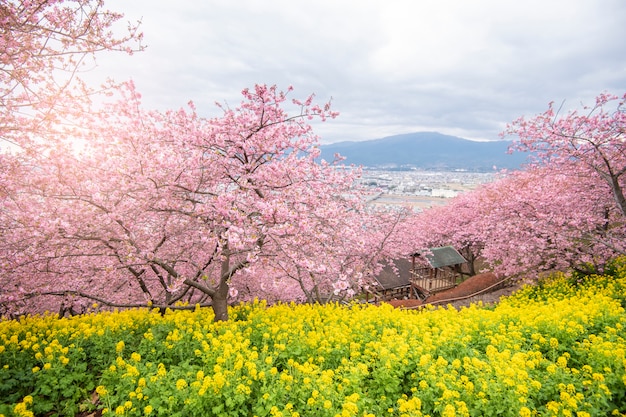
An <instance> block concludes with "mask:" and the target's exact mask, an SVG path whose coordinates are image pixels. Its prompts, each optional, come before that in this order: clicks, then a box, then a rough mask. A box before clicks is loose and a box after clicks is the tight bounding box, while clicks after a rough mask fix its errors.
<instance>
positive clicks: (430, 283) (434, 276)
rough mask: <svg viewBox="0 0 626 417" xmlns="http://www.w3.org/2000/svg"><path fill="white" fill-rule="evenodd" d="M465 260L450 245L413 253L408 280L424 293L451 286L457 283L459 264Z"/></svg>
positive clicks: (459, 274) (458, 279) (459, 272)
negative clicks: (422, 252)
mask: <svg viewBox="0 0 626 417" xmlns="http://www.w3.org/2000/svg"><path fill="white" fill-rule="evenodd" d="M466 262H467V261H466V260H465V258H463V256H461V254H460V253H459V252H458V251H457V250H456V249H454V248H453V247H452V246H443V247H439V248H430V249H429V250H428V251H427V252H425V253H424V254H421V253H414V254H413V255H412V256H411V277H410V281H411V283H412V284H413V285H414V286H416V287H417V288H418V289H419V290H421V291H422V292H426V293H434V292H437V291H443V290H446V289H448V288H452V287H454V286H456V285H457V284H458V283H459V281H460V278H461V266H462V265H463V264H464V263H466Z"/></svg>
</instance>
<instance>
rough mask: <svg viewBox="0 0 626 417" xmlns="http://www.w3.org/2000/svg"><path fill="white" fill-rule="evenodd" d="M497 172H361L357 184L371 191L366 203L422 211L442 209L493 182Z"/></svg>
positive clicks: (369, 170)
mask: <svg viewBox="0 0 626 417" xmlns="http://www.w3.org/2000/svg"><path fill="white" fill-rule="evenodd" d="M497 175H498V174H497V173H496V172H493V173H491V172H469V171H460V170H459V171H426V170H406V171H387V170H379V169H363V175H362V177H361V179H360V184H361V185H363V186H365V187H366V188H370V189H371V190H372V196H371V198H370V200H369V201H368V204H370V205H375V206H384V207H393V206H401V205H403V206H410V207H412V208H413V210H415V211H422V210H425V209H428V208H430V207H434V206H442V205H445V204H447V203H448V202H449V199H450V198H453V197H456V196H457V195H459V194H461V193H464V192H467V191H471V190H474V189H475V188H476V187H478V186H479V185H481V184H485V183H489V182H492V181H494V180H495V179H496V177H497Z"/></svg>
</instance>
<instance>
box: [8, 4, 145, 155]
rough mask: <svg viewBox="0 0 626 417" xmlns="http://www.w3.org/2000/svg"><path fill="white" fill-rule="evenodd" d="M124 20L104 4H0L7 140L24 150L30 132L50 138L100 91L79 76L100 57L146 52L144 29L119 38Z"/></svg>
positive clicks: (131, 30) (134, 28)
mask: <svg viewBox="0 0 626 417" xmlns="http://www.w3.org/2000/svg"><path fill="white" fill-rule="evenodd" d="M121 18H122V15H121V14H119V13H115V12H112V11H109V10H107V9H105V6H104V2H103V1H102V0H72V1H58V0H54V1H53V0H33V1H23V0H22V1H2V2H1V3H0V24H1V26H2V31H1V32H0V138H1V139H2V140H4V141H6V142H9V143H12V144H13V145H14V146H24V145H25V144H26V143H25V140H26V139H27V138H29V137H28V136H26V135H24V132H25V131H31V132H37V133H38V136H42V135H45V134H46V133H47V131H48V130H49V129H51V128H53V127H54V125H55V123H58V122H59V121H60V120H62V119H63V115H64V113H65V112H66V111H67V110H68V108H74V107H75V104H76V103H77V102H81V101H84V100H89V97H90V95H92V94H94V93H95V91H94V90H93V89H91V88H89V87H88V86H87V85H86V84H85V83H84V82H82V81H81V79H80V77H79V75H80V72H81V71H85V70H89V69H91V68H93V66H94V65H95V54H97V53H100V52H103V51H124V52H127V53H133V52H135V51H140V50H142V49H143V46H142V45H141V39H142V34H141V33H140V32H139V31H138V28H139V24H138V23H137V24H129V25H128V27H127V32H126V34H125V35H123V36H116V35H115V34H114V33H113V28H114V26H115V25H116V23H118V22H119V21H120V20H121ZM118 32H119V31H118ZM30 139H32V137H30Z"/></svg>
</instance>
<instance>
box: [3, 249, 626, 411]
mask: <svg viewBox="0 0 626 417" xmlns="http://www.w3.org/2000/svg"><path fill="white" fill-rule="evenodd" d="M625 289H626V261H624V260H622V261H621V262H618V263H616V266H615V268H614V273H611V274H610V275H607V276H601V277H597V276H596V277H590V278H587V279H585V280H584V282H580V283H577V282H576V281H575V280H574V279H572V278H570V277H566V276H556V277H553V278H552V279H550V280H548V281H545V282H542V285H539V286H534V287H526V288H524V289H523V290H521V291H519V292H518V293H516V294H515V295H513V296H511V297H509V298H507V299H505V300H504V301H502V302H501V303H499V304H498V305H497V306H495V307H485V306H480V305H473V306H471V307H469V308H463V309H461V310H459V311H457V310H454V309H452V308H439V309H434V308H430V309H425V310H421V311H414V310H413V311H403V310H394V309H392V308H391V307H390V306H381V307H377V306H368V305H356V304H355V305H353V306H349V307H346V306H339V305H324V306H319V305H294V304H290V305H276V306H271V307H267V306H265V304H264V303H263V302H256V303H253V304H247V305H241V306H237V307H234V308H233V309H232V311H231V312H230V314H231V317H232V320H231V321H230V322H226V323H214V322H213V316H212V313H211V312H210V310H205V309H196V310H195V311H187V312H183V311H178V312H167V313H166V314H165V315H163V316H161V315H160V314H159V313H158V312H157V311H147V310H129V311H122V312H101V313H98V314H89V315H84V316H77V317H73V318H70V319H67V318H64V319H57V318H56V317H54V316H47V317H26V318H23V319H21V320H19V321H7V320H5V321H2V322H0V398H1V400H0V401H2V402H1V403H0V414H2V415H4V416H32V415H53V414H55V413H56V414H57V415H76V414H78V413H81V412H86V411H90V410H95V409H97V408H100V409H103V415H105V416H119V415H122V416H157V415H163V416H194V415H198V416H285V417H297V416H346V417H347V416H478V415H481V416H483V415H484V416H575V417H585V416H598V415H622V416H624V415H626V371H625V368H626V359H625V358H626V340H625V339H624V327H625V326H626V314H625V313H624V306H625V305H626V291H625Z"/></svg>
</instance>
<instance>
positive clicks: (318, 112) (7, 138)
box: [0, 0, 626, 320]
mask: <svg viewBox="0 0 626 417" xmlns="http://www.w3.org/2000/svg"><path fill="white" fill-rule="evenodd" d="M120 18H121V15H119V14H116V13H113V12H110V11H107V10H105V9H104V5H103V2H102V1H101V0H98V1H95V0H74V1H62V0H61V1H50V0H34V1H16V2H2V3H1V4H0V20H1V22H2V28H3V31H2V32H1V33H0V45H1V48H0V66H1V67H0V69H1V70H0V140H1V141H2V142H1V143H2V148H1V149H0V234H1V239H0V309H1V311H0V313H1V314H11V315H16V314H20V313H24V312H33V311H42V310H45V309H49V310H57V311H60V312H61V313H62V312H63V311H64V309H73V310H74V311H78V312H80V311H84V310H85V308H86V306H87V305H89V304H91V303H93V302H97V303H98V304H100V305H105V306H109V307H138V306H150V305H151V306H156V307H160V308H166V307H172V306H175V305H177V304H178V303H180V302H182V303H188V304H192V305H194V304H200V305H211V306H212V307H213V309H214V311H215V317H216V320H226V319H227V318H228V309H227V305H228V302H232V301H236V300H246V299H250V298H253V297H257V296H258V297H262V298H267V299H271V300H299V301H308V302H316V301H317V302H321V301H328V300H337V299H342V298H350V297H352V296H354V295H355V294H358V293H359V292H361V291H362V290H363V289H364V288H367V287H368V286H369V285H372V277H373V276H374V275H375V274H376V273H377V271H379V269H380V268H381V267H382V265H383V264H384V263H385V262H386V261H387V260H390V259H394V258H399V257H405V256H407V255H409V254H410V253H413V252H415V251H417V250H420V249H422V248H427V247H433V246H441V245H453V246H455V247H457V248H459V249H460V250H461V251H462V253H463V254H464V255H465V256H466V258H467V259H468V260H470V261H471V262H470V264H471V265H474V261H476V260H478V259H482V260H485V261H486V262H487V263H488V264H489V265H490V266H491V267H492V268H495V269H496V271H497V272H500V273H502V274H506V275H520V274H526V275H528V274H537V273H540V272H541V271H544V270H553V269H564V268H572V267H573V268H577V269H582V270H593V269H596V268H601V267H602V265H603V263H604V262H605V261H606V260H607V259H609V258H610V257H612V256H615V255H616V254H620V253H624V252H625V251H626V245H625V244H624V242H625V239H624V238H625V237H626V236H625V232H626V229H625V224H624V217H625V215H626V199H625V196H624V185H625V184H624V173H625V172H626V154H625V151H624V132H625V125H624V120H625V112H624V107H623V106H624V100H625V99H626V95H625V96H623V97H621V98H620V97H615V96H611V95H608V94H602V95H600V96H599V97H598V99H597V102H596V104H595V105H594V106H593V107H590V108H586V109H584V110H583V112H584V113H581V114H579V113H577V112H573V113H569V114H567V115H559V114H558V113H557V112H555V110H554V109H553V107H552V106H550V107H549V109H548V110H547V111H546V112H545V113H543V114H541V115H539V116H536V117H534V118H532V119H529V120H526V119H524V118H521V119H519V120H517V121H515V122H514V123H512V124H511V125H510V126H509V128H508V129H507V131H506V132H505V133H506V134H509V135H514V136H516V137H517V138H518V139H517V140H516V142H515V145H514V149H515V150H518V151H528V152H530V153H531V154H532V155H533V157H534V158H535V159H534V163H533V164H531V165H529V166H528V167H527V168H526V169H525V170H523V171H519V172H514V173H511V174H507V175H503V177H502V178H500V179H499V180H498V181H496V182H494V183H492V184H489V185H486V186H484V187H482V188H480V189H479V190H477V191H476V192H472V193H469V194H465V195H462V196H460V197H458V198H456V199H455V200H453V201H452V203H451V204H449V205H448V206H446V207H442V208H434V209H431V210H428V211H426V212H424V213H422V214H420V215H417V216H412V215H410V214H409V212H407V211H404V210H397V211H384V212H380V211H373V210H371V209H369V208H368V207H366V206H365V204H364V201H365V199H364V194H363V190H360V189H358V188H356V187H355V186H354V183H355V181H354V179H355V177H356V176H358V175H359V172H358V170H356V169H352V168H350V169H347V168H341V167H340V166H339V165H337V164H335V162H336V161H330V162H324V161H322V162H319V161H318V157H319V150H318V148H319V140H318V138H317V137H316V136H315V134H314V133H313V131H312V128H311V125H310V124H309V123H310V121H311V120H314V119H317V120H322V121H324V120H326V119H327V118H334V117H335V116H336V115H337V113H336V112H334V111H332V110H331V108H330V105H329V103H326V104H322V105H318V104H316V103H315V102H314V98H313V96H310V97H308V98H306V99H302V100H298V99H290V98H289V96H290V95H291V94H293V93H292V92H291V89H289V90H288V91H287V92H281V91H279V90H278V89H277V88H276V87H269V86H265V85H257V86H255V87H254V88H252V89H245V90H243V92H242V102H241V104H240V105H238V106H237V107H235V108H230V107H228V106H220V108H221V115H220V116H219V117H215V118H212V119H207V118H203V117H201V116H200V115H199V114H198V112H197V111H196V109H195V108H194V106H193V104H192V103H190V104H189V106H188V107H186V108H184V109H179V110H170V111H165V112H161V111H150V110H147V109H145V108H144V106H143V105H142V102H141V96H140V94H139V92H138V91H136V90H135V87H134V85H133V84H132V83H131V82H126V83H122V84H114V83H112V82H109V83H108V84H107V85H106V86H104V87H102V88H99V89H93V88H90V87H89V86H88V85H86V84H85V83H83V82H82V81H81V79H80V70H81V68H82V67H83V66H84V65H85V63H86V62H89V61H90V60H91V58H92V57H93V56H94V54H95V53H98V52H100V51H116V50H117V51H126V52H129V53H132V52H133V51H139V50H141V49H142V46H141V34H140V33H139V32H138V28H137V26H136V25H131V26H129V27H128V32H127V34H126V35H125V36H121V37H116V36H115V35H114V34H113V32H112V30H111V28H112V27H113V24H114V23H115V22H116V21H118V20H119V19H120ZM96 103H97V104H96ZM475 272H478V271H476V270H474V269H473V270H471V271H470V273H475ZM59 305H60V307H59Z"/></svg>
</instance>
